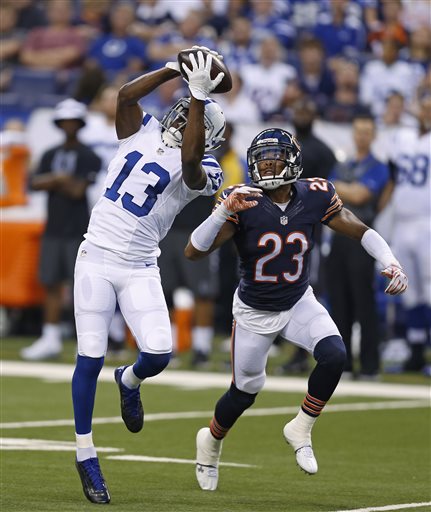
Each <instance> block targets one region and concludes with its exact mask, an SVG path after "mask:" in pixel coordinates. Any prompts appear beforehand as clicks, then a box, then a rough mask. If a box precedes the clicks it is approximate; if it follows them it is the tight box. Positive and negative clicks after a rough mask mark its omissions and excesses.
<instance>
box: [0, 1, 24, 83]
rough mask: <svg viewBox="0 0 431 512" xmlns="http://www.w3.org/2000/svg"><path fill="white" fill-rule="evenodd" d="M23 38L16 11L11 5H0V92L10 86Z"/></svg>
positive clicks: (5, 3) (4, 3)
mask: <svg viewBox="0 0 431 512" xmlns="http://www.w3.org/2000/svg"><path fill="white" fill-rule="evenodd" d="M24 37H25V31H24V30H23V29H22V28H19V27H18V12H17V10H16V9H15V7H14V6H13V4H12V3H7V2H3V3H2V4H1V5H0V91H6V90H7V89H8V88H9V86H10V82H11V79H12V74H13V68H14V66H16V65H17V64H18V62H19V53H20V51H21V46H22V42H23V40H24Z"/></svg>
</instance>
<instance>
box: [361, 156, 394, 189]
mask: <svg viewBox="0 0 431 512" xmlns="http://www.w3.org/2000/svg"><path fill="white" fill-rule="evenodd" d="M388 180H389V169H388V166H387V165H385V164H382V163H380V162H379V163H376V164H375V165H374V166H373V167H371V168H370V169H369V170H368V171H367V172H366V173H365V174H364V175H363V176H362V177H361V178H360V179H359V183H362V184H363V185H365V186H366V187H367V188H368V189H369V190H370V191H371V192H372V193H373V194H374V195H378V194H380V192H381V191H382V189H383V187H384V186H385V185H386V183H387V181H388Z"/></svg>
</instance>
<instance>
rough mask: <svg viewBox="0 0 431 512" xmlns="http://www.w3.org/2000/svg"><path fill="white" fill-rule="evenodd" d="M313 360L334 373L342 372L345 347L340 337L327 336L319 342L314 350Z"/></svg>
mask: <svg viewBox="0 0 431 512" xmlns="http://www.w3.org/2000/svg"><path fill="white" fill-rule="evenodd" d="M313 356H314V358H315V359H316V361H317V362H318V364H322V365H325V366H327V367H328V368H330V369H331V370H333V371H334V372H341V371H343V368H344V365H345V363H346V359H347V355H346V347H345V346H344V343H343V340H342V338H341V337H340V336H328V337H326V338H323V339H321V340H320V341H319V343H318V344H317V345H316V348H315V349H314V353H313Z"/></svg>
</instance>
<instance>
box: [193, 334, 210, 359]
mask: <svg viewBox="0 0 431 512" xmlns="http://www.w3.org/2000/svg"><path fill="white" fill-rule="evenodd" d="M213 337H214V328H213V327H193V329H192V348H193V350H196V351H199V352H203V353H204V354H209V353H210V352H211V348H212V342H213Z"/></svg>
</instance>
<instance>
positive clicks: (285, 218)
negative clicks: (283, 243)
mask: <svg viewBox="0 0 431 512" xmlns="http://www.w3.org/2000/svg"><path fill="white" fill-rule="evenodd" d="M288 222H289V217H286V215H283V217H280V224H282V225H283V226H285V225H286V224H287V223H288Z"/></svg>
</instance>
